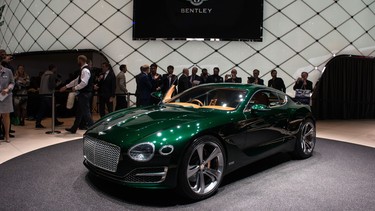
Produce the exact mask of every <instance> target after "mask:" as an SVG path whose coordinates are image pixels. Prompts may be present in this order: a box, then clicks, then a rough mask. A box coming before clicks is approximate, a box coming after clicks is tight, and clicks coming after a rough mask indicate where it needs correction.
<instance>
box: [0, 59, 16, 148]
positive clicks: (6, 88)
mask: <svg viewBox="0 0 375 211" xmlns="http://www.w3.org/2000/svg"><path fill="white" fill-rule="evenodd" d="M13 87H14V78H13V73H12V71H11V70H10V69H8V68H5V67H3V66H1V65H0V91H1V93H0V115H1V117H2V119H3V122H4V133H5V136H4V140H5V141H6V142H10V139H9V127H10V117H9V113H11V112H13V98H12V89H13Z"/></svg>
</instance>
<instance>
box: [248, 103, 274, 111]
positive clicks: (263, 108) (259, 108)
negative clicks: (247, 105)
mask: <svg viewBox="0 0 375 211" xmlns="http://www.w3.org/2000/svg"><path fill="white" fill-rule="evenodd" d="M270 110H271V109H270V108H269V107H268V106H266V105H264V104H254V105H253V106H251V111H260V112H262V111H263V112H264V111H270Z"/></svg>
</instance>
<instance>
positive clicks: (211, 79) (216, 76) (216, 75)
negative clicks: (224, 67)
mask: <svg viewBox="0 0 375 211" xmlns="http://www.w3.org/2000/svg"><path fill="white" fill-rule="evenodd" d="M219 72H220V69H219V68H218V67H214V74H213V75H210V76H208V79H207V83H222V82H224V80H223V77H221V76H220V75H219Z"/></svg>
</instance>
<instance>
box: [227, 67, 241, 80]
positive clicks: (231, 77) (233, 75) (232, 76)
mask: <svg viewBox="0 0 375 211" xmlns="http://www.w3.org/2000/svg"><path fill="white" fill-rule="evenodd" d="M230 73H231V74H230V75H229V74H227V75H225V82H226V83H242V78H240V77H237V70H236V69H233V70H232V71H231V72H230Z"/></svg>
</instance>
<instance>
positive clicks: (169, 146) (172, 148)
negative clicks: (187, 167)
mask: <svg viewBox="0 0 375 211" xmlns="http://www.w3.org/2000/svg"><path fill="white" fill-rule="evenodd" d="M165 148H170V149H171V151H170V152H168V153H164V152H163V149H165ZM173 151H174V147H173V145H165V146H162V147H161V148H160V149H159V153H160V154H161V155H170V154H172V152H173Z"/></svg>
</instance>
